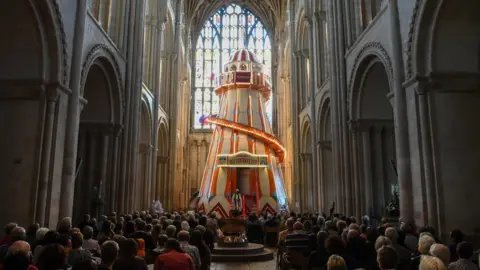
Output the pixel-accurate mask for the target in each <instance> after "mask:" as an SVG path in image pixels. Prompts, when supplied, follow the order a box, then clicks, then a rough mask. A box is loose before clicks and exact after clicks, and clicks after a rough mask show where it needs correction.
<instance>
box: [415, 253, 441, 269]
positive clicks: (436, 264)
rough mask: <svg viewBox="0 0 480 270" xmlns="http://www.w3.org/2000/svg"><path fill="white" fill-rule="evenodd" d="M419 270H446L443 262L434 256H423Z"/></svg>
mask: <svg viewBox="0 0 480 270" xmlns="http://www.w3.org/2000/svg"><path fill="white" fill-rule="evenodd" d="M418 269H419V270H446V269H447V268H446V267H445V265H444V264H443V262H442V260H440V259H439V258H437V257H434V256H428V255H427V256H422V258H421V259H420V265H419V267H418Z"/></svg>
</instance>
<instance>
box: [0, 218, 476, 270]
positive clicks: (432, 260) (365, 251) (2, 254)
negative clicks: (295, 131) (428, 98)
mask: <svg viewBox="0 0 480 270" xmlns="http://www.w3.org/2000/svg"><path fill="white" fill-rule="evenodd" d="M222 222H223V220H222V219H218V218H217V217H216V216H215V214H212V215H210V216H206V215H204V214H203V213H195V212H173V213H171V214H169V213H163V214H150V213H148V212H147V211H142V212H136V213H134V214H132V215H118V216H117V214H116V213H112V214H111V215H109V216H104V215H103V216H100V217H99V218H98V220H97V219H96V218H91V217H90V216H89V215H85V217H84V220H83V221H82V222H80V223H79V224H72V220H71V218H68V217H67V218H63V219H61V220H60V221H59V222H58V224H57V227H56V230H51V229H48V228H44V227H40V226H39V225H38V224H33V225H31V226H29V227H28V228H27V229H26V230H25V229H24V228H23V227H21V226H19V225H18V224H15V223H9V224H7V225H6V226H5V235H4V236H3V237H2V238H1V239H0V270H2V269H4V270H26V269H31V270H35V269H38V270H59V269H73V270H77V269H79V270H83V269H102V270H104V269H109V270H124V269H125V270H127V269H129V270H145V269H148V267H147V265H150V264H153V268H154V269H155V270H161V269H168V270H177V269H178V270H194V269H195V270H206V269H210V266H211V256H212V255H211V254H212V251H213V249H214V245H215V242H217V240H218V239H219V238H221V237H222V231H221V230H220V229H219V228H220V227H221V226H222ZM246 223H247V226H246V228H247V229H246V235H247V238H248V240H249V242H256V243H264V244H266V245H270V246H274V247H276V248H278V249H277V266H278V268H279V269H282V270H284V269H295V270H297V269H305V270H309V269H335V270H337V269H338V270H347V269H348V270H350V269H373V270H377V269H382V270H383V269H398V270H418V269H420V270H426V269H432V270H435V269H438V270H442V269H447V268H448V269H449V270H470V269H472V270H473V269H478V266H477V265H476V264H475V262H474V261H475V259H473V257H474V256H473V254H474V252H473V247H472V245H471V244H470V243H468V242H465V241H464V236H463V233H462V232H461V231H460V230H453V231H452V232H451V234H450V238H451V239H450V242H449V243H445V244H444V243H442V242H441V241H440V239H439V237H438V235H437V234H436V232H435V230H434V229H433V228H430V227H426V228H419V229H415V228H414V226H412V225H409V224H405V223H400V224H395V225H396V226H393V225H394V224H389V223H388V222H387V221H386V220H384V221H382V222H381V223H380V224H379V225H378V226H372V224H370V219H369V218H368V217H367V216H365V217H363V218H362V220H361V221H359V222H357V220H356V219H355V218H353V217H351V218H348V217H345V216H342V215H338V214H335V215H333V214H332V215H330V216H329V217H326V216H325V215H320V214H295V213H293V212H292V213H285V214H282V215H276V216H273V215H269V214H267V213H264V214H262V215H260V217H257V216H256V215H255V214H252V215H250V216H249V217H248V218H247V221H246Z"/></svg>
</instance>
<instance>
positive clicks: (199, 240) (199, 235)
mask: <svg viewBox="0 0 480 270" xmlns="http://www.w3.org/2000/svg"><path fill="white" fill-rule="evenodd" d="M190 243H191V244H192V245H194V246H200V245H202V244H203V243H204V242H203V232H201V231H200V230H194V231H193V232H192V235H191V237H190Z"/></svg>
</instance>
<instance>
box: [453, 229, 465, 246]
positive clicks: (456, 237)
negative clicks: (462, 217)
mask: <svg viewBox="0 0 480 270" xmlns="http://www.w3.org/2000/svg"><path fill="white" fill-rule="evenodd" d="M463 237H464V236H463V233H462V231H460V230H459V229H453V230H452V231H451V232H450V240H451V241H452V242H453V243H455V244H458V243H460V242H463Z"/></svg>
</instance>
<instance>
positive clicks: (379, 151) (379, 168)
mask: <svg viewBox="0 0 480 270" xmlns="http://www.w3.org/2000/svg"><path fill="white" fill-rule="evenodd" d="M382 130H383V126H381V125H376V126H374V127H373V142H372V148H371V149H372V150H371V151H373V152H374V153H373V155H372V157H374V158H375V160H373V159H372V163H373V164H374V166H373V168H374V170H375V171H374V172H373V173H374V177H373V192H374V194H375V199H374V209H375V211H374V213H375V215H377V216H383V214H384V206H385V202H386V200H385V192H384V185H385V177H386V175H385V170H384V168H385V166H384V162H385V158H384V156H383V150H384V149H383V136H382Z"/></svg>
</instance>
